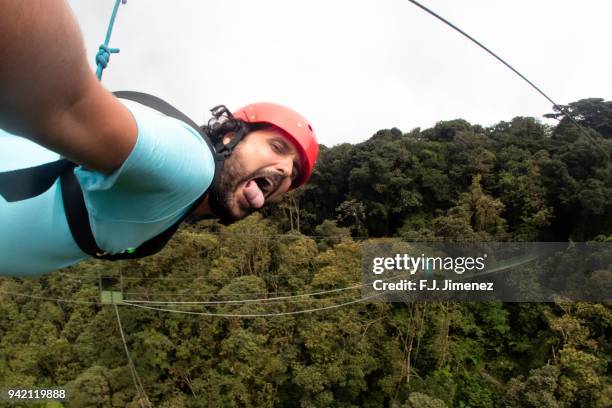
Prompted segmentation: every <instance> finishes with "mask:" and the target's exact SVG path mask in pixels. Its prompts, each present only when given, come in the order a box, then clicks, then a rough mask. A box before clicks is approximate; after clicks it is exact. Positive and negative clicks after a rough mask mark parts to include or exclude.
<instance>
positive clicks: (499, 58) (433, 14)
mask: <svg viewBox="0 0 612 408" xmlns="http://www.w3.org/2000/svg"><path fill="white" fill-rule="evenodd" d="M408 1H409V2H411V3H412V4H414V5H415V6H417V7H419V8H421V9H422V10H424V11H426V12H427V13H429V14H430V15H432V16H434V17H435V18H437V19H438V20H440V21H442V22H443V23H444V24H446V25H448V26H449V27H451V28H452V29H453V30H455V31H457V32H458V33H459V34H461V35H463V36H464V37H466V38H467V39H469V40H470V41H472V42H473V43H474V44H476V45H478V46H479V47H480V48H482V49H483V50H485V51H486V52H487V53H489V54H490V55H491V56H493V57H494V58H495V59H497V60H498V61H499V62H501V63H502V64H504V65H505V66H506V67H508V68H509V69H510V70H511V71H512V72H514V73H515V74H516V75H518V76H519V77H520V78H521V79H523V80H524V81H525V82H527V83H528V84H529V85H530V86H531V87H532V88H533V89H535V90H536V91H538V93H539V94H540V95H542V96H543V97H544V98H546V99H547V100H548V101H549V102H550V103H552V104H553V108H554V109H558V110H559V111H560V112H561V113H563V114H564V115H565V116H566V117H567V118H568V119H569V120H570V121H571V122H572V123H573V124H574V125H576V126H577V127H578V129H580V130H581V131H583V132H584V134H585V135H586V137H587V138H588V139H589V140H591V142H593V144H595V145H596V146H597V147H598V148H599V149H600V150H601V151H603V152H604V153H605V150H604V149H603V148H602V147H601V146H600V145H599V144H598V143H597V142H596V141H595V140H594V139H593V137H592V136H591V135H590V134H589V133H588V132H587V131H586V130H584V128H583V126H582V125H581V124H580V123H578V122H577V121H576V120H575V119H574V117H573V116H572V115H571V114H570V113H569V112H568V111H567V110H566V109H565V108H564V107H563V106H562V105H559V104H558V103H556V102H555V101H553V100H552V98H551V97H549V96H548V95H547V94H545V93H544V91H542V90H541V89H540V88H538V87H537V86H536V85H535V84H534V83H533V82H531V81H530V80H529V79H527V77H525V75H523V74H521V73H520V72H519V71H518V70H516V69H515V68H514V67H513V66H512V65H510V64H509V63H507V62H506V61H504V60H503V59H502V58H501V57H500V56H498V55H497V54H496V53H494V52H493V51H491V50H490V49H488V48H487V47H485V46H484V45H483V44H482V43H480V42H479V41H478V40H476V39H475V38H474V37H472V36H471V35H469V34H467V33H466V32H465V31H463V30H462V29H460V28H459V27H457V26H456V25H454V24H453V23H451V22H450V21H448V20H447V19H445V18H444V17H442V16H440V15H439V14H437V13H435V12H433V11H432V10H430V9H428V8H427V7H425V6H424V5H422V4H421V3H419V2H418V1H415V0H408Z"/></svg>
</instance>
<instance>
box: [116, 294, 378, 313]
mask: <svg viewBox="0 0 612 408" xmlns="http://www.w3.org/2000/svg"><path fill="white" fill-rule="evenodd" d="M383 294H384V292H381V293H377V294H376V295H372V296H367V297H364V298H360V299H357V300H352V301H350V302H345V303H340V304H338V305H332V306H325V307H318V308H313V309H305V310H296V311H293V312H278V313H247V314H240V313H209V312H192V311H188V310H176V309H165V308H159V307H151V306H143V305H138V304H134V303H130V302H129V301H125V300H124V301H123V304H124V305H128V306H132V307H139V308H142V309H148V310H155V311H158V312H169V313H178V314H189V315H197V316H216V317H274V316H289V315H298V314H306V313H314V312H320V311H323V310H331V309H337V308H340V307H344V306H348V305H352V304H356V303H360V302H365V301H366V300H370V299H373V298H375V297H378V296H381V295H383Z"/></svg>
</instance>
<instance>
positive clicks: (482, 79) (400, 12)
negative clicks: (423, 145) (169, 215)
mask: <svg viewBox="0 0 612 408" xmlns="http://www.w3.org/2000/svg"><path fill="white" fill-rule="evenodd" d="M69 3H70V4H71V6H72V7H73V10H74V12H75V14H76V16H77V19H78V20H79V23H80V25H81V28H82V30H83V34H84V37H85V43H86V46H87V51H88V55H90V60H92V66H93V58H94V56H95V53H96V51H97V47H98V45H99V44H101V43H102V42H103V41H104V36H105V34H106V27H107V25H108V21H109V18H110V14H111V11H112V8H113V5H114V0H95V1H93V0H70V1H69ZM422 3H423V4H424V5H425V6H427V7H430V8H431V9H433V10H434V11H435V12H437V13H439V14H441V15H442V16H443V17H445V18H447V19H448V20H450V21H451V22H453V23H454V24H456V25H458V26H459V27H460V28H462V29H463V30H465V31H466V32H467V33H468V34H470V35H472V36H473V37H475V38H476V39H477V40H479V41H480V42H482V43H483V44H484V45H486V46H488V47H489V48H490V49H492V50H493V51H494V52H496V53H498V55H500V56H501V57H502V58H504V59H506V60H507V61H508V62H509V63H510V64H512V65H514V66H515V68H516V69H518V70H519V71H520V72H522V73H523V74H524V75H525V76H526V77H527V78H529V79H530V80H531V81H532V82H534V83H535V84H536V85H537V86H539V87H540V88H541V89H542V90H543V91H544V92H546V93H548V94H549V96H551V97H552V98H553V99H554V100H556V101H557V102H558V103H561V104H565V103H569V102H573V101H576V100H578V99H582V98H587V97H601V98H604V99H606V100H612V53H611V52H610V40H611V39H612V24H610V18H611V17H612V1H609V0H582V1H577V0H575V1H569V0H567V1H566V0H537V1H535V0H531V1H529V0H512V1H501V0H496V1H491V0H452V1H451V0H423V1H422ZM110 45H111V46H113V47H117V48H120V49H121V53H120V54H115V55H113V56H112V57H111V63H110V65H109V68H107V69H106V70H105V72H104V77H103V83H104V85H105V86H106V87H107V88H108V89H110V90H120V89H129V90H138V91H144V92H149V93H152V94H155V95H157V96H160V97H162V98H164V99H166V100H167V101H168V102H170V103H172V104H174V105H175V106H176V107H178V108H179V109H181V110H183V111H184V112H185V113H186V114H188V115H189V116H191V117H192V118H193V119H194V120H196V121H197V122H204V121H205V119H208V117H209V112H208V111H209V109H210V108H211V107H213V106H215V105H218V104H225V105H227V106H228V107H229V108H230V109H237V108H239V107H241V106H243V105H245V104H248V103H250V102H255V101H272V102H278V103H282V104H285V105H288V106H291V107H293V108H294V109H295V110H297V111H299V112H301V113H303V114H304V115H305V116H306V117H307V118H308V119H309V120H310V121H311V122H312V125H313V127H314V129H315V131H316V132H317V135H318V137H319V141H320V143H323V144H325V145H327V146H332V145H335V144H338V143H343V142H350V143H356V142H361V141H363V140H365V139H367V138H369V137H370V136H371V135H372V134H373V133H374V132H376V131H377V130H379V129H382V128H391V127H394V126H395V127H398V128H400V129H401V130H402V131H404V132H407V131H410V130H411V129H413V128H415V127H421V128H427V127H431V126H433V125H434V124H435V123H436V122H437V121H440V120H450V119H456V118H463V119H466V120H468V121H470V122H472V123H478V124H482V125H485V126H488V125H491V124H494V123H497V122H499V121H501V120H510V119H512V118H513V117H515V116H534V117H541V116H542V115H543V114H545V113H548V112H551V111H552V109H551V105H550V103H549V102H548V101H546V100H545V99H544V98H543V97H542V96H541V95H539V94H538V93H537V92H536V91H535V90H533V89H532V88H530V87H529V85H527V84H526V83H524V82H523V81H522V80H521V79H520V78H518V77H517V76H516V75H515V74H514V73H512V72H511V71H510V70H508V69H507V68H506V67H504V66H503V65H502V64H500V63H499V62H498V61H496V60H495V59H493V57H491V56H489V55H488V54H486V53H485V52H484V51H482V50H481V49H479V48H478V47H476V46H475V45H474V44H473V43H471V42H469V41H468V40H467V39H465V38H464V37H462V36H460V35H459V34H458V33H456V32H455V31H453V30H451V29H450V28H449V27H447V26H445V25H443V24H442V23H441V22H440V21H438V20H436V19H434V18H433V17H431V16H430V15H428V14H426V13H425V12H424V11H422V10H421V9H419V8H417V7H415V6H414V5H413V4H411V3H410V2H408V1H407V0H376V1H374V0H370V1H365V0H250V1H249V0H208V1H196V0H172V1H169V0H166V1H162V0H128V2H127V4H126V5H122V6H121V7H120V9H119V14H118V17H117V21H116V24H115V29H114V31H113V36H112V39H111V43H110ZM60 46H61V45H60Z"/></svg>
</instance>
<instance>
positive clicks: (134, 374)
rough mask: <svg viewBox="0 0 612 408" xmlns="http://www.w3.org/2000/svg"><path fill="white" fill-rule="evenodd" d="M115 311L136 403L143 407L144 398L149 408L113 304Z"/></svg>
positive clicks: (149, 405) (115, 306) (117, 312)
mask: <svg viewBox="0 0 612 408" xmlns="http://www.w3.org/2000/svg"><path fill="white" fill-rule="evenodd" d="M113 306H114V309H115V315H116V316H117V324H118V325H119V332H120V333H121V340H122V341H123V349H124V350H125V355H126V356H127V359H128V366H129V367H130V372H131V373H132V380H133V381H134V387H136V390H137V391H138V402H140V405H141V406H143V405H144V404H143V403H142V400H141V398H142V397H144V400H145V401H146V403H147V404H146V405H147V406H148V407H151V406H152V405H151V401H149V397H147V393H146V392H145V390H144V387H143V386H142V381H140V376H139V375H138V371H136V366H134V362H133V361H132V357H131V356H130V351H129V349H128V346H127V342H126V341H125V334H123V325H122V324H121V317H119V310H118V309H117V304H116V303H113Z"/></svg>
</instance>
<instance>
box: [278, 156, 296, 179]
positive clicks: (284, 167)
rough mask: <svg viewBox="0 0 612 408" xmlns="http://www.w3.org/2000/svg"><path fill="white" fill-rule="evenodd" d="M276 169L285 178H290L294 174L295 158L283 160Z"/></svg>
mask: <svg viewBox="0 0 612 408" xmlns="http://www.w3.org/2000/svg"><path fill="white" fill-rule="evenodd" d="M276 168H277V170H278V171H279V172H280V173H281V174H282V175H283V176H289V177H290V176H291V174H292V173H293V158H291V157H286V158H283V159H282V160H281V161H279V162H278V164H277V167H276Z"/></svg>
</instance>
